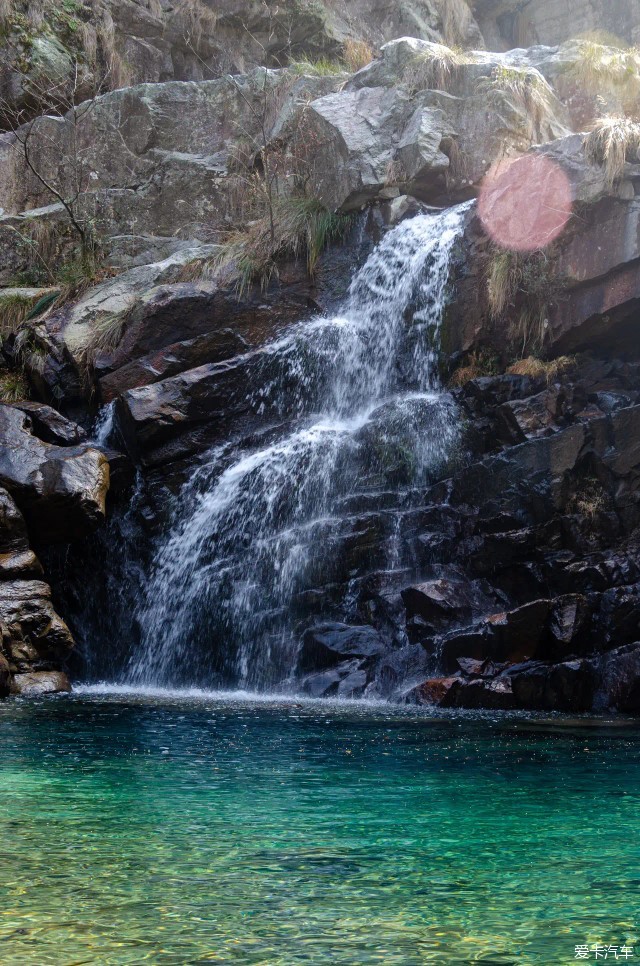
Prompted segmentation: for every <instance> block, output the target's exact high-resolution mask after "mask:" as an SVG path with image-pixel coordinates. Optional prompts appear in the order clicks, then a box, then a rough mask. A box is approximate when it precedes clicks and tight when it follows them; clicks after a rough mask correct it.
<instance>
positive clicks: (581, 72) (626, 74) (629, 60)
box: [567, 40, 640, 93]
mask: <svg viewBox="0 0 640 966" xmlns="http://www.w3.org/2000/svg"><path fill="white" fill-rule="evenodd" d="M567 73H568V74H569V75H570V76H572V77H574V78H575V80H576V81H577V82H578V83H579V84H580V85H581V86H582V87H584V88H586V89H587V90H589V91H591V92H593V93H599V92H600V90H601V89H602V86H603V84H611V85H617V86H625V85H626V84H628V83H629V81H632V80H634V79H638V76H639V74H640V50H638V48H637V47H631V48H629V49H628V50H622V49H621V48H620V47H618V46H617V45H616V46H614V47H611V46H604V45H603V44H600V43H595V42H594V41H591V40H586V41H583V42H582V43H581V44H580V48H579V57H578V58H577V60H576V61H575V63H573V64H572V65H571V66H570V67H569V69H568V71H567Z"/></svg>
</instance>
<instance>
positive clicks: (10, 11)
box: [0, 0, 15, 30]
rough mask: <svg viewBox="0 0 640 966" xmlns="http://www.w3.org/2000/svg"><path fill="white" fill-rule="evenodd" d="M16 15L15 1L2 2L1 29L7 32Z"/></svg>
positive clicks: (1, 0)
mask: <svg viewBox="0 0 640 966" xmlns="http://www.w3.org/2000/svg"><path fill="white" fill-rule="evenodd" d="M14 13H15V9H14V4H13V0H0V28H1V29H2V30H7V28H8V27H9V25H10V24H11V20H12V18H13V15H14Z"/></svg>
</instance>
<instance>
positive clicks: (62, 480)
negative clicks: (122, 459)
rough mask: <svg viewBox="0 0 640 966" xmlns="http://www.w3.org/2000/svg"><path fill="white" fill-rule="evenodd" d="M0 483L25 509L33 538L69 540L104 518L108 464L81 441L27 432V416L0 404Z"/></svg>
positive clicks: (81, 534)
mask: <svg viewBox="0 0 640 966" xmlns="http://www.w3.org/2000/svg"><path fill="white" fill-rule="evenodd" d="M0 440H2V443H3V446H2V449H1V450H0V485H2V486H3V487H4V488H5V489H6V490H8V492H9V493H10V494H11V496H12V497H13V499H14V500H15V502H16V504H17V505H18V507H19V508H20V511H21V512H22V513H23V515H24V517H25V519H26V521H27V526H28V527H29V530H30V532H31V535H32V538H33V540H34V541H35V542H36V543H37V544H45V543H69V542H70V541H72V540H75V539H79V538H81V537H83V536H86V535H87V534H88V533H90V532H91V531H92V530H94V529H95V527H96V526H98V524H99V523H100V522H102V520H103V519H104V514H105V498H106V493H107V489H108V486H109V464H108V461H107V459H106V457H105V456H104V454H103V453H101V452H100V451H99V450H97V449H94V448H93V447H92V446H90V445H88V444H86V443H81V444H79V445H76V446H64V447H62V446H53V445H51V444H50V443H45V442H43V441H42V440H39V439H38V438H37V437H36V436H34V435H32V433H31V418H30V416H28V415H27V414H26V413H25V412H23V411H22V410H20V409H16V408H14V407H12V406H7V405H0Z"/></svg>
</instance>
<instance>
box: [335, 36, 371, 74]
mask: <svg viewBox="0 0 640 966" xmlns="http://www.w3.org/2000/svg"><path fill="white" fill-rule="evenodd" d="M374 58H375V54H374V52H373V50H372V48H371V47H370V46H369V44H367V43H365V41H364V40H345V42H344V44H343V45H342V60H343V62H344V64H345V66H346V68H347V70H349V71H351V73H352V74H355V73H356V71H359V70H362V68H363V67H366V66H367V65H368V64H370V63H371V61H372V60H373V59H374Z"/></svg>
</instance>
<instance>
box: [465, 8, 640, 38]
mask: <svg viewBox="0 0 640 966" xmlns="http://www.w3.org/2000/svg"><path fill="white" fill-rule="evenodd" d="M474 14H475V17H476V20H477V23H478V26H479V27H480V29H481V31H482V34H483V36H484V39H485V42H486V43H487V45H488V47H489V49H491V50H507V49H510V48H512V47H531V46H533V45H534V44H557V43H562V42H563V41H565V40H569V39H570V38H571V37H581V36H589V35H593V34H597V32H598V31H600V32H602V33H603V34H606V35H607V37H609V38H611V37H615V38H617V40H618V41H619V42H620V43H621V45H625V44H634V43H637V42H638V39H639V38H640V12H639V11H638V8H637V6H636V5H635V4H632V3H626V2H625V0H613V2H607V0H573V2H572V3H570V4H560V5H558V4H557V3H555V2H554V0H529V2H528V3H526V4H522V3H520V2H519V0H476V3H475V4H474Z"/></svg>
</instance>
